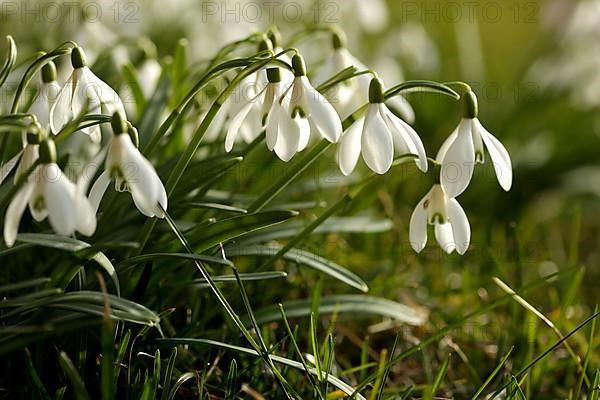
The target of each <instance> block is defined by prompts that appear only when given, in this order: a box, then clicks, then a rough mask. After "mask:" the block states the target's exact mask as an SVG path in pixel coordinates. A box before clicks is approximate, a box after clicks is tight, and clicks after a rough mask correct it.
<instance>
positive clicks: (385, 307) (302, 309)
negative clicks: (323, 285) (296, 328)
mask: <svg viewBox="0 0 600 400" xmlns="http://www.w3.org/2000/svg"><path fill="white" fill-rule="evenodd" d="M284 307H285V310H286V315H287V316H288V318H303V317H310V313H311V299H301V300H292V301H289V302H287V303H284ZM336 311H337V312H339V313H340V314H342V313H347V314H351V315H352V316H353V317H355V316H359V315H365V316H373V315H377V316H384V317H390V318H393V319H395V320H397V321H401V322H405V323H407V324H410V325H420V324H422V323H423V322H424V318H423V316H421V315H420V314H419V313H417V312H416V311H415V310H414V309H412V308H410V307H408V306H406V305H404V304H400V303H396V302H395V301H391V300H388V299H383V298H379V297H371V296H364V295H333V296H325V297H322V298H321V304H320V305H319V312H320V313H321V314H332V313H334V312H336ZM256 319H257V320H258V322H259V323H260V324H265V323H269V322H273V321H278V320H280V319H281V315H280V313H279V310H278V308H277V307H273V306H268V307H265V308H262V309H260V310H258V311H256Z"/></svg>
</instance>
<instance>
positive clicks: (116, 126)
mask: <svg viewBox="0 0 600 400" xmlns="http://www.w3.org/2000/svg"><path fill="white" fill-rule="evenodd" d="M110 126H111V128H112V130H113V133H114V134H115V135H120V134H122V133H127V130H128V129H127V121H126V120H124V119H123V116H122V115H121V113H119V112H116V113H114V114H113V116H112V120H111V121H110Z"/></svg>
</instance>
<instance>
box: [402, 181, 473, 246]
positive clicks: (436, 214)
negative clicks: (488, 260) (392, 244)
mask: <svg viewBox="0 0 600 400" xmlns="http://www.w3.org/2000/svg"><path fill="white" fill-rule="evenodd" d="M428 224H429V225H433V226H434V232H435V239H436V240H437V242H438V243H439V244H440V246H441V247H442V249H444V251H445V252H446V253H448V254H450V253H452V252H453V251H454V250H456V252H457V253H458V254H460V255H463V254H465V252H466V251H467V249H468V248H469V243H470V241H471V226H470V225H469V220H468V219H467V215H466V214H465V211H464V210H463V209H462V207H461V206H460V204H458V201H456V199H454V198H452V197H449V196H448V195H447V194H446V193H445V192H444V189H443V188H442V186H441V185H439V184H435V185H433V187H432V188H431V190H430V191H429V193H427V194H426V195H425V197H423V199H422V200H421V201H420V202H419V204H417V207H416V208H415V211H413V213H412V216H411V217H410V225H409V235H408V236H409V238H410V245H411V246H412V248H413V249H414V250H415V251H416V252H417V253H419V252H421V250H423V249H424V248H425V244H427V225H428Z"/></svg>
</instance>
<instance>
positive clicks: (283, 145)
mask: <svg viewBox="0 0 600 400" xmlns="http://www.w3.org/2000/svg"><path fill="white" fill-rule="evenodd" d="M292 67H293V69H294V75H295V78H294V80H293V82H292V84H291V86H290V87H289V88H287V89H286V91H285V92H284V94H283V96H282V98H281V99H280V100H279V101H276V102H275V103H274V104H273V108H272V109H271V111H270V112H269V120H268V121H267V126H266V130H267V137H268V138H270V139H269V141H270V143H271V144H273V143H274V145H273V146H272V149H273V150H275V154H277V156H278V157H279V158H280V159H281V160H283V161H286V162H287V161H289V160H291V158H292V157H293V156H294V154H296V153H297V152H299V151H302V150H304V149H305V148H306V146H307V145H308V142H309V140H310V136H311V129H312V128H311V127H314V129H316V130H317V132H318V133H319V134H320V136H321V137H323V138H325V139H327V140H328V141H329V142H332V143H337V141H338V140H339V139H340V136H341V135H342V122H341V121H340V117H339V115H338V114H337V112H336V111H335V109H334V108H333V106H332V105H331V104H330V103H329V101H328V100H327V99H325V97H324V96H323V95H322V94H321V93H319V92H318V91H317V90H316V89H315V88H314V87H313V86H312V85H311V83H310V82H309V80H308V78H307V77H306V66H305V64H304V59H303V58H302V56H301V55H299V54H296V55H294V57H293V58H292ZM274 138H277V139H276V140H275V139H274ZM269 147H270V148H271V146H269Z"/></svg>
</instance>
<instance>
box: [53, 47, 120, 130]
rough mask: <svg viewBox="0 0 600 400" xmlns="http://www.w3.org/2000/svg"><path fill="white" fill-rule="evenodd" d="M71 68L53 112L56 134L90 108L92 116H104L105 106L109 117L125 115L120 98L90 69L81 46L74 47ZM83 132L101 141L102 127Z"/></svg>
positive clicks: (93, 127) (96, 126)
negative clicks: (118, 114) (111, 115)
mask: <svg viewBox="0 0 600 400" xmlns="http://www.w3.org/2000/svg"><path fill="white" fill-rule="evenodd" d="M71 65H72V66H73V72H72V73H71V76H70V77H69V79H68V80H67V82H66V83H65V84H64V86H63V87H62V88H61V90H60V92H59V93H58V97H57V99H56V102H55V103H54V105H53V107H52V109H51V110H50V126H51V128H52V131H53V132H54V133H57V132H59V131H60V130H61V129H62V128H63V127H64V126H65V125H66V124H67V123H68V122H69V121H72V120H73V119H75V118H76V117H77V116H79V115H80V114H81V113H82V111H83V110H84V108H85V107H86V105H87V113H88V114H100V113H101V112H102V109H103V107H104V109H105V110H106V113H108V114H114V113H115V112H119V113H121V114H123V115H125V108H124V107H123V102H122V101H121V99H120V98H119V95H117V93H116V92H115V91H114V90H113V89H112V88H111V87H110V86H108V85H107V84H106V83H104V82H103V81H102V80H100V78H98V77H97V76H96V75H94V73H93V72H92V71H91V70H90V69H89V68H88V66H87V62H86V59H85V54H84V53H83V50H82V49H81V48H80V47H75V48H73V50H72V52H71ZM82 131H83V132H85V133H86V134H88V135H90V137H92V138H93V139H94V140H95V141H100V139H101V132H100V126H99V125H95V126H92V127H88V128H84V129H82Z"/></svg>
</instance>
